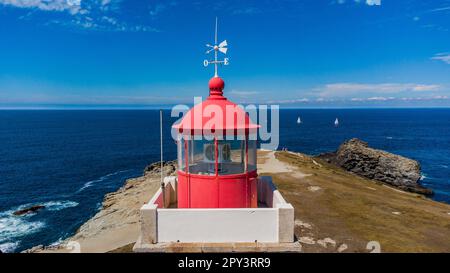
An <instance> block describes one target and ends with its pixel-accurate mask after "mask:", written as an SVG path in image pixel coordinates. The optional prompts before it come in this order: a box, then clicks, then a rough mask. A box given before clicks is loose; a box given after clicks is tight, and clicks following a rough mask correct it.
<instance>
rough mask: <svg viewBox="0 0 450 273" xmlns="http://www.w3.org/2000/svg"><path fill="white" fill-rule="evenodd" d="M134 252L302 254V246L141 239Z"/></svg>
mask: <svg viewBox="0 0 450 273" xmlns="http://www.w3.org/2000/svg"><path fill="white" fill-rule="evenodd" d="M133 251H134V252H138V253H142V252H150V253H231V252H235V253H238V252H252V253H255V252H283V253H299V252H302V245H301V244H300V243H299V242H298V241H296V242H293V243H258V242H254V243H176V242H171V243H156V244H143V243H142V242H141V237H139V239H138V241H137V242H136V244H135V245H134V247H133Z"/></svg>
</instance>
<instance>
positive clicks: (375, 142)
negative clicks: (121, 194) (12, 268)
mask: <svg viewBox="0 0 450 273" xmlns="http://www.w3.org/2000/svg"><path fill="white" fill-rule="evenodd" d="M164 116H165V119H164V120H165V122H164V135H165V140H164V156H165V158H166V159H175V158H176V146H175V144H174V141H173V140H172V139H171V137H170V125H171V124H172V123H173V122H174V121H175V119H174V118H170V112H169V111H165V112H164ZM298 117H301V120H302V124H300V125H299V124H297V123H296V121H297V118H298ZM336 118H338V119H339V122H340V124H339V126H338V127H335V126H334V121H335V119H336ZM353 137H357V138H360V139H362V140H364V141H367V142H368V143H369V145H370V146H371V147H374V148H378V149H382V150H386V151H389V152H392V153H396V154H400V155H403V156H406V157H409V158H413V159H415V160H418V161H419V162H420V164H421V166H422V172H423V176H422V184H423V185H424V186H426V187H429V188H431V189H433V190H434V192H435V195H434V196H433V197H432V198H433V199H434V200H437V201H442V202H447V203H450V169H449V166H450V109H326V110H325V109H289V110H288V109H286V110H281V111H280V145H279V148H280V149H281V148H287V149H289V150H291V151H298V152H302V153H306V154H311V155H315V154H319V153H322V152H328V151H333V150H336V149H337V147H338V146H339V144H341V143H342V142H343V141H344V140H347V139H350V138H353ZM158 160H159V112H158V111H156V110H83V111H81V110H22V111H20V110H17V111H13V110H3V111H0V250H2V251H3V252H18V251H22V250H24V249H27V248H30V247H32V246H35V245H40V244H42V245H50V244H54V243H57V242H58V241H61V240H63V239H65V238H67V237H68V236H70V235H72V234H73V233H74V232H75V231H76V230H77V228H79V227H80V225H81V224H83V223H84V222H85V221H87V220H88V219H89V218H91V217H92V216H93V215H94V214H95V213H96V212H97V211H98V210H99V209H100V207H101V202H102V200H103V196H104V195H105V194H106V193H109V192H113V191H116V190H117V189H118V188H120V187H121V186H122V185H123V183H124V182H125V180H126V179H128V178H131V177H136V176H140V175H141V174H142V172H143V169H144V167H145V166H146V165H148V164H149V163H152V162H155V161H158ZM149 198H150V196H149ZM34 204H43V205H45V206H46V208H45V209H43V210H41V211H39V212H38V213H34V214H29V215H26V216H21V217H18V216H13V215H12V213H13V212H14V211H16V210H18V209H21V208H25V207H28V206H30V205H34Z"/></svg>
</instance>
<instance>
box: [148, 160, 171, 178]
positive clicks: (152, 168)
mask: <svg viewBox="0 0 450 273" xmlns="http://www.w3.org/2000/svg"><path fill="white" fill-rule="evenodd" d="M160 169H161V162H155V163H152V164H150V165H148V166H147V167H145V169H144V175H148V174H155V173H159V172H160ZM163 169H164V173H166V174H170V173H173V172H175V170H176V169H177V161H176V160H172V161H163Z"/></svg>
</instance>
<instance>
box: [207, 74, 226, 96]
mask: <svg viewBox="0 0 450 273" xmlns="http://www.w3.org/2000/svg"><path fill="white" fill-rule="evenodd" d="M224 88H225V82H224V81H223V80H222V78H220V77H212V78H211V79H210V80H209V99H224V97H223V89H224Z"/></svg>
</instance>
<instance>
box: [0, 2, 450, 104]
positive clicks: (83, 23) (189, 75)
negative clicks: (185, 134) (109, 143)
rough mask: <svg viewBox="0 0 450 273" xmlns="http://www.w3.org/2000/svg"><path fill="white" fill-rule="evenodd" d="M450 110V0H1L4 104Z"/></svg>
mask: <svg viewBox="0 0 450 273" xmlns="http://www.w3.org/2000/svg"><path fill="white" fill-rule="evenodd" d="M216 16H218V17H219V40H223V39H227V41H228V43H229V51H228V54H227V57H229V59H230V65H229V66H228V67H224V68H221V69H220V75H221V76H222V77H223V78H224V80H225V82H226V89H225V95H226V96H227V97H229V98H230V99H233V100H235V101H236V102H240V103H276V104H280V105H281V106H282V107H380V106H381V107H394V106H399V107H405V106H406V107H408V106H414V107H428V106H450V31H449V30H450V0H438V1H423V0H381V1H380V0H359V1H358V0H323V1H321V0H278V1H266V0H259V1H250V0H249V1H233V0H231V1H221V0H218V1H200V0H197V1H179V0H178V1H177V0H174V1H171V0H166V1H146V0H0V107H3V108H5V107H6V108H13V107H19V108H20V107H58V106H60V107H76V106H80V107H82V106H89V107H91V106H102V107H108V106H111V107H112V106H117V105H120V106H122V107H141V106H143V105H150V106H151V105H159V104H177V103H192V102H193V96H196V95H197V96H204V97H205V96H207V94H208V88H207V83H208V80H209V78H210V77H211V76H212V75H213V69H212V68H211V67H209V68H204V67H203V65H202V62H203V60H204V59H205V58H207V57H208V56H206V55H205V50H206V47H205V44H206V43H212V42H213V38H214V33H213V30H214V20H215V17H216Z"/></svg>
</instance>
